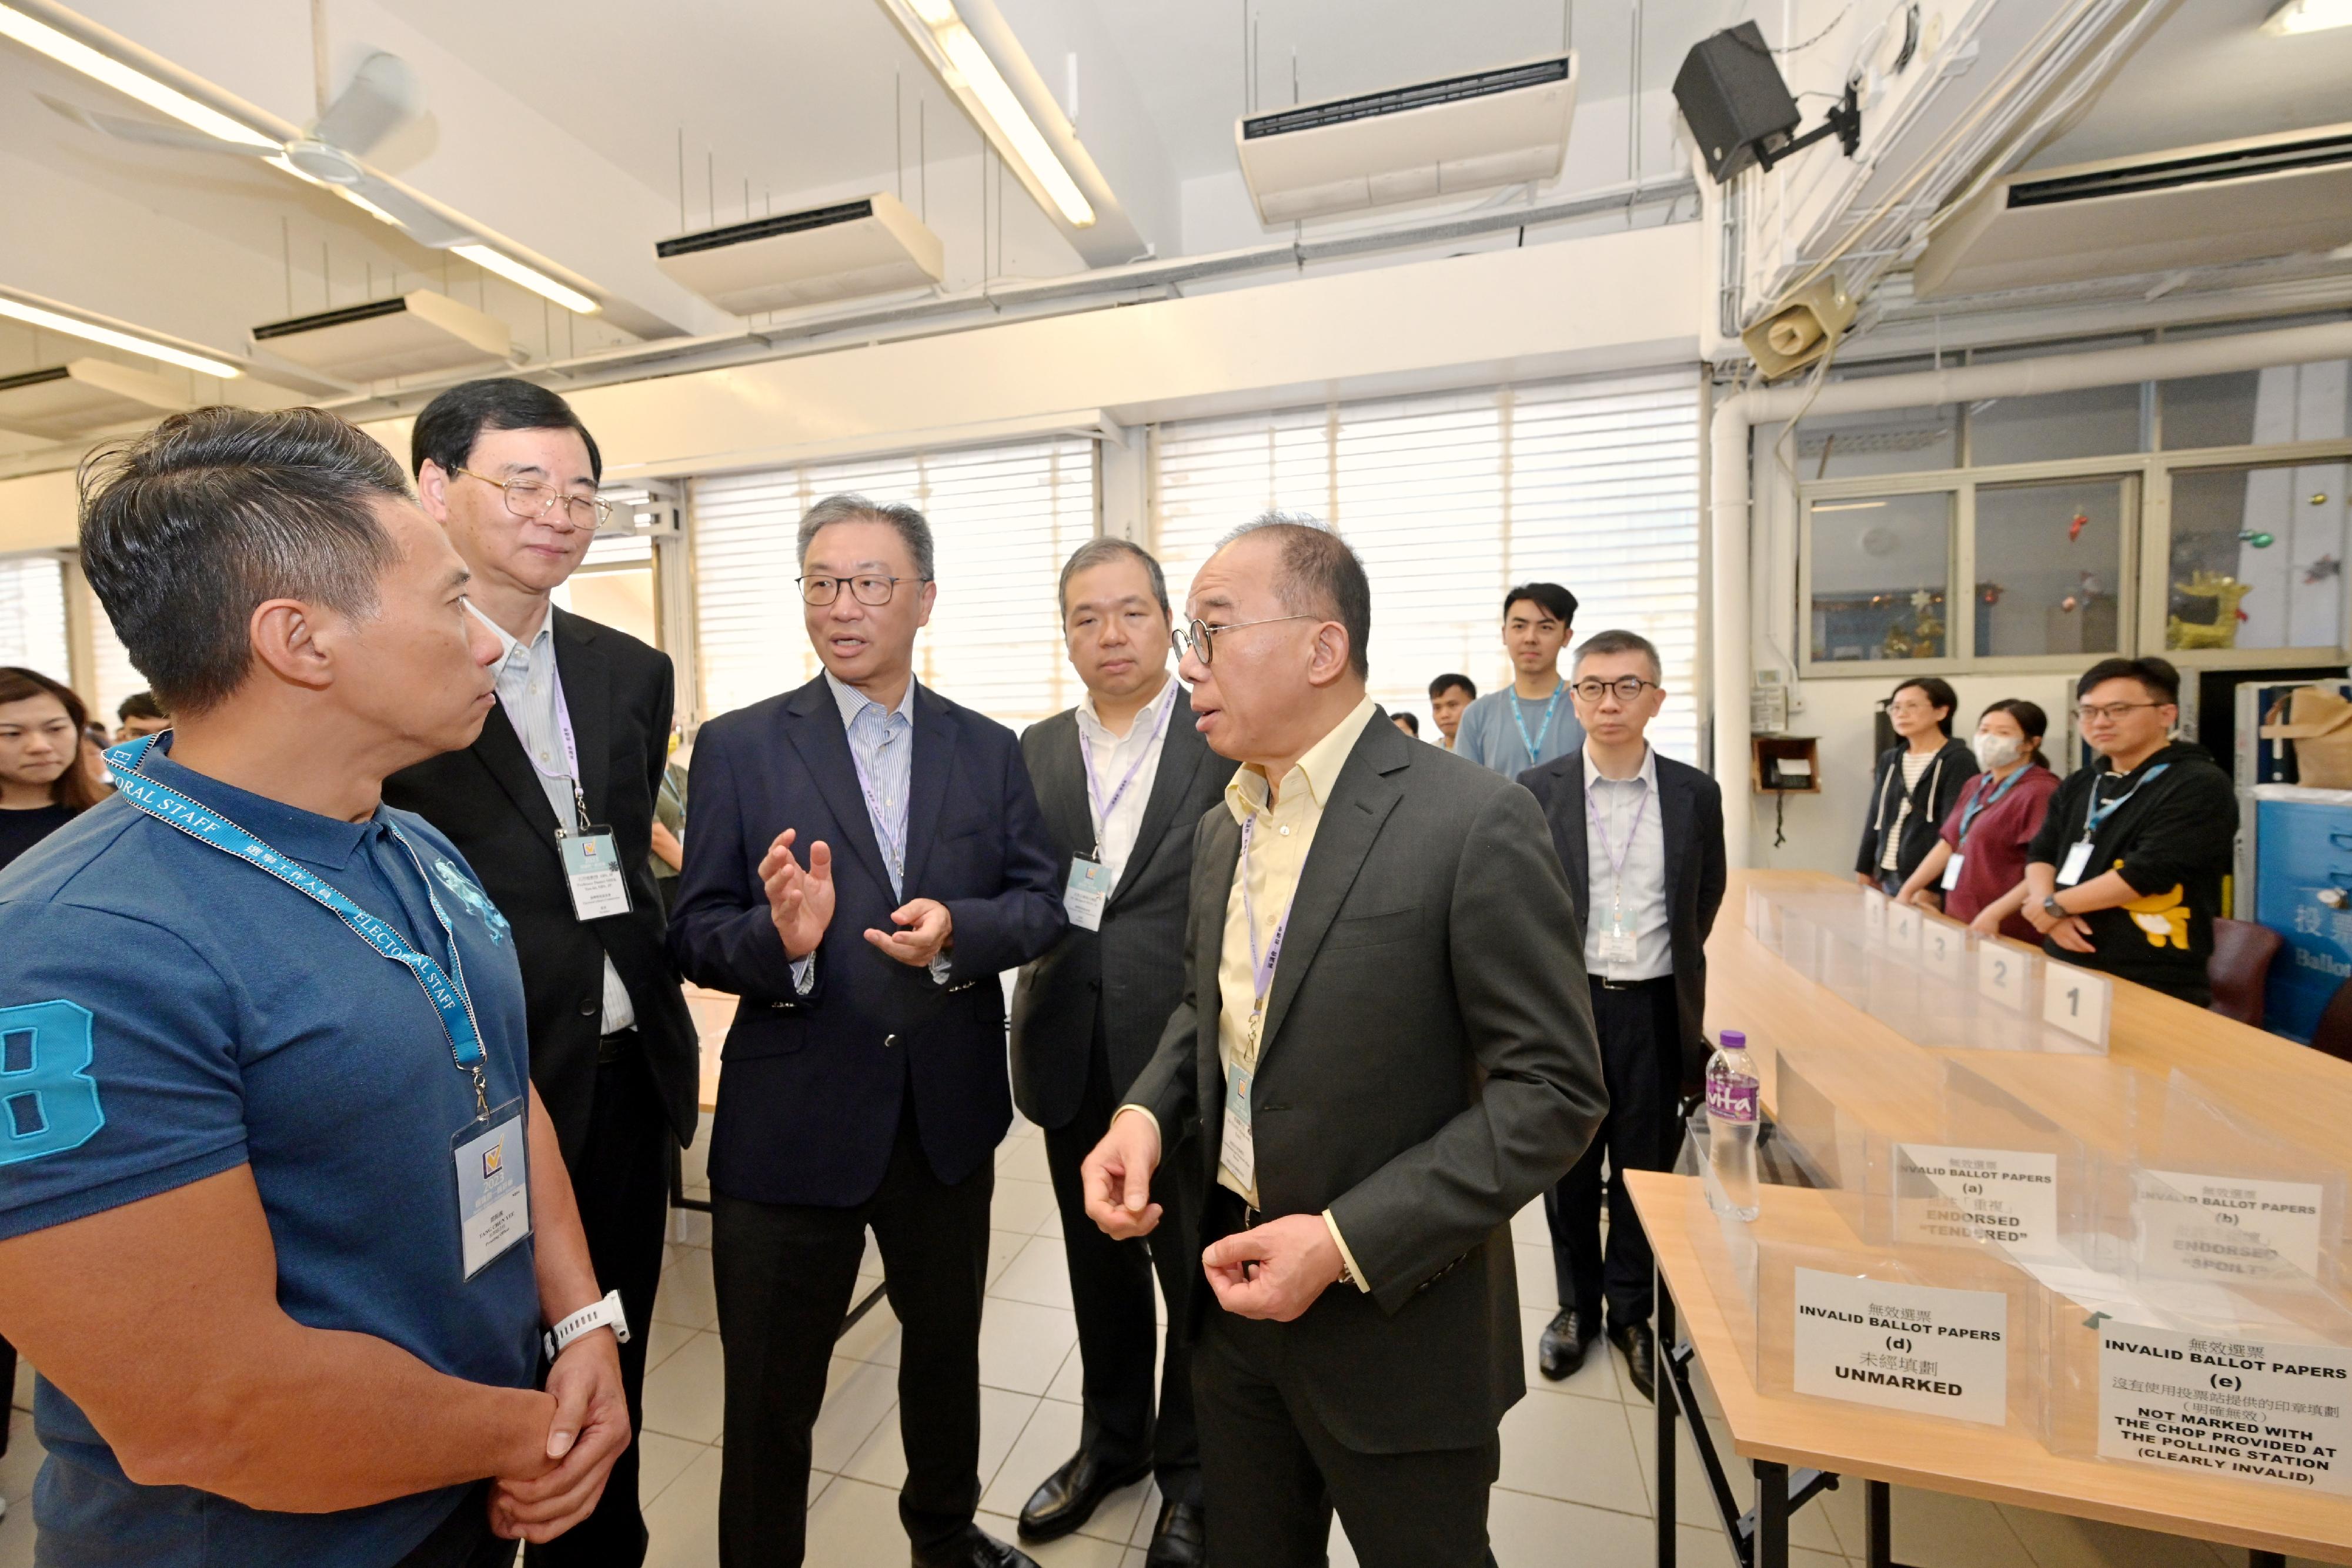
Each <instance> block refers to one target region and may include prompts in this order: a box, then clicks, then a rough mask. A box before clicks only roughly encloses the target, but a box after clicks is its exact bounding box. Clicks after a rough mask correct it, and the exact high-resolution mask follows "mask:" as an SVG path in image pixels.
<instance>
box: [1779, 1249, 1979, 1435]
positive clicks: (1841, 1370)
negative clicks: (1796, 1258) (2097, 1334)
mask: <svg viewBox="0 0 2352 1568" xmlns="http://www.w3.org/2000/svg"><path fill="white" fill-rule="evenodd" d="M1795 1275H1796V1281H1795V1295H1796V1332H1795V1354H1796V1362H1795V1368H1794V1375H1793V1378H1792V1380H1791V1381H1792V1382H1793V1384H1794V1386H1795V1388H1796V1390H1797V1392H1798V1393H1800V1394H1812V1395H1818V1396H1822V1398H1825V1399H1843V1400H1845V1401H1846V1402H1847V1403H1849V1404H1853V1405H1876V1406H1882V1407H1884V1408H1885V1409H1888V1410H1907V1411H1909V1412H1911V1413H1912V1414H1913V1415H1917V1416H1951V1417H1952V1418H1954V1419H1955V1420H1960V1421H1981V1422H1983V1423H1985V1424H1987V1425H1988V1426H1999V1425H2000V1424H2001V1422H2002V1421H2003V1420H2004V1419H2005V1418H2006V1417H2007V1415H2008V1411H2009V1297H2008V1295H2007V1294H2006V1293H2004V1292H2002V1291H1954V1290H1948V1289H1946V1288H1944V1287H1943V1286H1940V1285H1906V1284H1897V1283H1893V1282H1890V1281H1885V1280H1864V1279H1856V1278H1855V1277H1854V1276H1853V1275H1851V1274H1832V1273H1827V1272H1824V1271H1823V1270H1819V1269H1803V1268H1801V1269H1798V1270H1796V1271H1795Z"/></svg>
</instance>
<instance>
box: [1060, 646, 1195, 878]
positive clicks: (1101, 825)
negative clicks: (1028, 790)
mask: <svg viewBox="0 0 2352 1568" xmlns="http://www.w3.org/2000/svg"><path fill="white" fill-rule="evenodd" d="M1183 698H1184V688H1183V687H1182V685H1180V684H1179V683H1178V682H1177V680H1176V678H1175V677H1174V676H1173V675H1171V676H1170V677H1169V678H1168V683H1167V685H1165V686H1164V687H1163V688H1162V689H1161V691H1160V695H1158V696H1156V697H1154V698H1153V699H1152V700H1151V701H1150V703H1149V704H1147V705H1146V706H1144V707H1142V708H1141V709H1140V710H1139V711H1138V712H1137V713H1136V715H1135V716H1134V717H1133V718H1131V719H1129V721H1128V726H1127V733H1126V734H1125V735H1115V734H1113V733H1112V732H1111V728H1110V727H1109V726H1108V725H1107V724H1105V723H1103V721H1102V718H1101V716H1100V715H1098V714H1097V712H1096V711H1095V695H1094V693H1092V692H1088V693H1087V695H1085V696H1083V697H1080V698H1079V699H1078V707H1077V720H1078V733H1079V734H1080V735H1081V736H1083V737H1085V744H1084V745H1082V746H1081V747H1079V748H1078V765H1079V766H1080V767H1081V768H1084V767H1087V766H1089V763H1088V758H1087V753H1088V752H1089V751H1091V752H1092V753H1093V759H1092V763H1091V766H1092V768H1093V769H1094V780H1093V788H1092V789H1089V790H1088V791H1087V814H1088V816H1089V817H1090V818H1092V820H1093V821H1094V830H1095V841H1096V842H1095V849H1096V852H1097V856H1098V862H1097V863H1099V864H1100V865H1101V866H1102V868H1103V872H1104V874H1105V875H1106V876H1108V879H1109V881H1110V885H1111V886H1113V887H1117V886H1118V883H1119V878H1120V877H1122V876H1124V875H1126V874H1127V862H1128V857H1129V856H1130V855H1132V854H1134V853H1135V836H1136V834H1137V833H1139V832H1140V831H1142V829H1143V807H1144V803H1145V802H1146V801H1148V800H1150V799H1151V781H1152V780H1153V779H1156V778H1158V777H1159V776H1160V752H1161V751H1162V750H1164V749H1165V748H1166V747H1167V744H1168V726H1169V725H1171V724H1173V723H1175V722H1176V716H1175V714H1174V713H1173V711H1171V704H1174V703H1179V702H1181V701H1182V700H1183ZM1163 719H1164V720H1165V722H1162V720H1163ZM1129 768H1134V769H1135V778H1134V780H1133V781H1132V782H1131V783H1129V785H1128V787H1127V792H1126V793H1125V794H1123V795H1120V796H1119V798H1118V804H1117V805H1114V806H1111V810H1110V815H1109V816H1108V817H1102V816H1097V815H1096V813H1097V812H1099V811H1100V810H1102V808H1103V807H1105V806H1107V805H1110V804H1111V801H1110V798H1111V796H1112V794H1113V793H1114V792H1115V791H1117V790H1118V786H1119V780H1121V779H1125V778H1127V770H1128V769H1129Z"/></svg>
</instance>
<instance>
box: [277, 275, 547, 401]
mask: <svg viewBox="0 0 2352 1568" xmlns="http://www.w3.org/2000/svg"><path fill="white" fill-rule="evenodd" d="M253 346H254V347H255V348H257V349H267V350H269V351H270V352H271V353H273V354H277V355H279V356H281V357H283V358H285V359H288V360H291V361H293V362H294V363H296V364H298V365H300V366H301V367H302V368H303V369H305V370H310V371H318V372H320V374H321V375H329V376H333V377H336V378H337V379H339V380H341V381H347V382H381V381H389V380H391V379H392V378H394V377H395V376H421V375H429V374H434V373H436V372H440V371H457V370H465V369H467V368H468V367H470V366H474V365H484V366H487V365H491V364H496V363H499V362H501V361H504V360H505V359H506V358H507V355H508V352H509V349H510V348H511V346H512V344H511V340H510V338H509V334H508V332H507V324H506V323H505V322H503V321H501V320H499V319H498V318H497V317H495V316H486V315H484V314H483V313H482V312H481V311H479V310H477V309H475V308H473V307H471V306H469V305H460V304H458V303H457V301H456V300H454V299H452V298H449V297H448V296H447V295H446V294H436V293H435V292H434V291H433V290H432V289H429V288H418V289H415V290H412V291H411V292H409V293H406V294H395V295H394V296H393V297H392V298H389V299H371V300H369V301H368V302H367V303H365V304H363V305H345V306H342V307H340V308H336V309H333V310H320V311H318V312H317V313H315V314H313V315H310V316H296V317H293V318H291V319H288V320H284V321H269V322H265V323H264V324H263V325H261V326H258V327H256V328H255V329H253Z"/></svg>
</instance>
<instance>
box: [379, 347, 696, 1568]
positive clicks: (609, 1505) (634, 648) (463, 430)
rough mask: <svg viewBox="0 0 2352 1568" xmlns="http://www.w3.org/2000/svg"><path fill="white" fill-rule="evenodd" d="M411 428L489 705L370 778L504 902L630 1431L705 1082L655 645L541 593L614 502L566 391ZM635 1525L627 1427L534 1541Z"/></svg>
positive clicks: (611, 1536)
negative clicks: (616, 1322) (660, 813)
mask: <svg viewBox="0 0 2352 1568" xmlns="http://www.w3.org/2000/svg"><path fill="white" fill-rule="evenodd" d="M410 441H411V447H412V465H413V467H414V471H415V475H416V489H417V497H418V499H419V500H420V501H421V502H422V503H423V505H424V507H425V512H426V513H427V514H428V515H429V516H430V517H432V518H433V520H434V521H436V522H437V523H439V524H440V525H441V527H442V528H443V530H444V531H446V533H447V535H448V537H449V542H450V543H451V544H452V545H454V546H455V547H456V548H457V553H458V555H459V556H460V557H462V558H463V559H464V560H465V562H466V564H467V567H468V568H470V569H471V570H472V571H473V579H472V580H471V582H470V583H469V584H468V585H467V604H468V607H469V610H470V612H471V613H472V615H473V617H474V618H475V619H476V620H477V621H478V622H482V623H483V624H484V625H486V626H487V628H488V630H489V631H491V632H494V633H495V634H496V635H497V638H498V642H499V662H498V664H497V665H496V666H495V668H496V671H497V675H498V706H497V707H496V708H495V709H493V710H492V712H491V713H490V716H489V717H488V719H487V720H486V721H485V722H484V723H483V725H482V732H481V735H480V736H479V737H478V738H477V739H476V740H475V742H474V744H473V745H471V746H469V747H467V748H466V749H464V750H463V751H453V752H448V753H446V754H444V755H442V756H440V757H436V758H432V759H431V760H429V761H426V762H421V763H418V764H417V765H416V766H415V767H413V768H406V769H404V770H403V771H402V772H399V773H396V774H394V775H393V776H392V777H391V778H390V779H386V780H385V781H384V799H385V800H386V801H387V802H389V803H390V804H392V805H394V806H396V807H400V808H403V809H404V810H412V811H415V812H416V813H417V814H418V815H419V816H421V817H423V818H425V821H429V822H431V823H432V824H433V825H434V826H435V827H436V828H438V829H440V830H441V831H443V832H445V833H446V834H448V835H449V837H450V839H451V840H452V841H454V842H455V843H456V844H457V847H458V848H459V849H460V850H462V851H463V852H465V856H466V859H467V862H470V863H471V864H472V866H473V868H474V871H475V873H476V874H477V875H478V876H479V877H480V878H481V881H482V892H484V893H487V894H488V896H489V902H490V904H491V905H492V907H493V908H494V910H495V911H496V912H497V913H499V914H501V915H504V916H505V917H506V919H507V920H508V921H509V922H511V923H512V925H513V927H514V939H515V955H516V956H517V958H518V959H519V960H520V963H521V966H522V978H523V992H524V1000H525V1003H526V1005H527V1008H528V1010H529V1014H530V1075H531V1082H533V1083H535V1084H536V1085H537V1086H538V1088H539V1092H540V1097H541V1099H542V1100H544V1101H545V1102H546V1103H547V1112H548V1118H549V1120H550V1121H551V1122H552V1123H553V1124H554V1127H555V1133H556V1137H557V1141H558V1142H559V1143H560V1144H561V1145H562V1150H563V1161H564V1164H565V1166H568V1167H569V1169H570V1171H571V1173H572V1187H573V1190H574V1191H575V1192H576V1193H577V1194H578V1196H579V1202H580V1218H581V1224H582V1226H583V1228H584V1229H585V1230H586V1232H587V1236H588V1249H589V1253H590V1256H591V1257H592V1259H593V1261H594V1263H595V1268H596V1277H597V1282H598V1285H599V1287H600V1288H601V1289H603V1290H606V1291H618V1292H619V1293H620V1299H621V1304H622V1307H623V1309H624V1310H625V1312H626V1314H627V1318H628V1327H629V1330H630V1333H629V1336H628V1339H627V1341H626V1343H624V1344H623V1346H622V1348H621V1371H622V1379H623V1382H624V1384H625V1387H626V1389H627V1392H628V1400H629V1421H630V1428H631V1431H632V1433H633V1434H634V1433H635V1431H636V1430H638V1429H639V1428H640V1427H641V1425H642V1421H641V1417H642V1415H643V1399H642V1396H643V1393H644V1389H645V1371H646V1342H647V1340H648V1339H649V1338H650V1337H651V1336H650V1334H649V1333H648V1332H647V1331H648V1329H649V1328H650V1325H651V1320H652V1317H653V1306H654V1293H655V1291H656V1287H657V1286H658V1285H659V1284H660V1282H661V1270H662V1252H663V1233H664V1229H665V1228H666V1224H667V1218H668V1211H669V1167H670V1157H671V1153H672V1151H673V1150H675V1149H677V1148H678V1147H681V1146H683V1145H686V1144H687V1143H688V1142H690V1141H691V1140H692V1139H693V1137H694V1130H695V1123H696V1120H697V1116H698V1097H699V1091H700V1087H701V1050H700V1047H699V1045H698V1043H697V1040H696V1033H695V1028H694V1021H693V1019H692V1017H691V1016H690V1015H689V1014H688V1012H687V1009H686V998H685V997H684V996H683V995H682V994H681V992H680V991H679V989H678V983H677V972H676V970H674V969H673V968H672V967H670V962H669V956H668V954H667V951H666V950H665V947H664V927H665V921H664V918H663V915H662V904H661V897H660V894H659V893H658V892H657V891H656V888H655V885H654V880H653V873H652V871H651V869H650V862H649V856H650V855H651V852H652V833H653V812H654V795H655V792H656V790H657V789H659V788H660V785H661V776H662V768H663V764H664V763H665V762H666V761H667V755H666V754H667V746H668V741H669V728H670V716H671V706H672V696H671V679H672V675H671V670H670V662H669V658H668V656H667V654H665V653H661V652H660V651H659V650H657V649H654V648H649V647H647V646H646V644H644V643H640V642H638V641H637V640H636V639H635V638H634V637H632V636H630V635H629V634H628V633H626V632H620V631H616V630H615V629H614V628H613V627H610V626H600V625H598V624H597V623H596V622H593V621H589V620H585V619H583V618H582V617H580V616H577V615H573V614H572V613H570V612H567V611H563V610H560V609H558V608H556V607H555V605H554V604H553V603H552V602H551V595H552V594H553V593H554V591H555V590H556V589H557V588H558V587H559V586H561V585H562V582H563V581H564V580H565V579H566V578H569V577H570V576H571V575H572V571H573V570H574V569H576V568H577V567H578V566H579V565H580V562H581V559H582V558H583V557H584V556H585V555H586V554H587V553H588V546H589V543H590V541H591V540H593V538H595V535H596V529H597V527H598V525H599V524H600V523H601V522H603V521H604V518H605V517H606V516H607V515H608V513H609V511H610V504H609V503H607V502H605V501H603V500H600V499H599V498H598V497H597V495H596V485H597V481H598V479H599V478H600V476H601V475H602V471H603V463H602V460H601V458H600V457H599V455H598V453H597V451H596V444H595V440H594V438H593V437H592V436H591V435H590V434H588V431H587V429H586V428H585V427H584V426H583V425H582V423H580V419H579V416H578V415H576V414H574V413H572V409H571V407H570V406H569V405H568V404H566V403H565V402H564V401H563V400H562V398H560V397H558V396H556V395H555V394H554V393H553V392H549V391H547V390H546V389H545V388H543V387H538V386H533V385H532V384H531V383H530V382H521V381H513V380H496V381H480V382H467V383H466V384H465V385H463V386H457V387H452V388H451V389H450V390H448V391H447V392H443V393H441V395H440V396H438V397H436V398H435V399H434V400H433V401H432V402H429V403H427V404H426V405H425V411H424V412H423V413H420V414H419V415H417V419H416V426H415V431H414V433H413V434H412V435H411V437H410ZM446 891H449V892H452V893H455V894H457V896H458V897H460V898H463V897H465V896H466V895H467V894H473V895H474V896H476V897H479V896H480V894H478V893H474V890H472V889H471V888H466V889H457V888H451V889H448V890H446ZM645 1555H646V1526H645V1521H644V1518H643V1516H642V1515H641V1514H640V1513H639V1511H638V1508H637V1448H636V1444H635V1439H634V1437H633V1438H632V1441H631V1443H630V1446H629V1448H628V1450H627V1452H626V1453H625V1454H624V1455H623V1456H622V1458H621V1459H620V1461H619V1462H618V1463H616V1464H615V1465H614V1468H613V1480H612V1484H611V1485H609V1486H608V1487H606V1488H605V1489H604V1500H603V1501H602V1502H601V1503H599V1504H598V1506H597V1510H596V1512H595V1513H594V1514H593V1516H592V1517H590V1518H589V1519H588V1520H586V1521H583V1523H582V1524H581V1525H580V1526H579V1527H578V1528H577V1529H575V1530H573V1531H572V1532H571V1533H570V1534H568V1535H566V1536H564V1537H562V1539H561V1540H560V1541H558V1542H555V1543H553V1544H552V1545H551V1546H549V1547H545V1548H538V1547H535V1548H533V1549H532V1557H533V1560H534V1561H536V1562H543V1563H567V1564H568V1563H582V1564H589V1563H593V1564H596V1565H598V1568H604V1565H605V1564H617V1565H619V1568H636V1565H637V1564H638V1563H642V1562H644V1561H645Z"/></svg>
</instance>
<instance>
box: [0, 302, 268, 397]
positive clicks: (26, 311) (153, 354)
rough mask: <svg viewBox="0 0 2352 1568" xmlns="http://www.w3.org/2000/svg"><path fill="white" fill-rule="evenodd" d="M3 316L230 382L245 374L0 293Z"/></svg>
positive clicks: (221, 363) (222, 364)
mask: <svg viewBox="0 0 2352 1568" xmlns="http://www.w3.org/2000/svg"><path fill="white" fill-rule="evenodd" d="M0 316H6V317H9V318H11V319H15V320H18V321H22V322H24V323H25V324H26V326H28V327H37V328H39V329H41V330H43V331H45V332H63V333H66V334H68V336H70V337H75V338H86V339H88V340H89V341H91V342H93V343H103V344H105V345H106V346H107V347H108V348H110V349H121V350H126V351H128V352H130V353H133V354H143V355H144V356H146V357H147V358H148V359H151V360H161V361H163V363H165V364H167V365H178V366H179V367H180V368H181V369H183V370H189V371H199V372H201V373H203V374H205V375H208V376H218V377H219V378H220V379H221V380H223V381H230V380H233V379H235V378H236V377H237V376H240V375H243V374H244V373H245V372H244V371H240V370H238V369H237V368H236V366H235V365H232V364H229V363H228V362H226V361H223V360H215V359H210V358H207V357H206V356H205V355H203V354H192V353H190V352H189V351H188V350H185V349H175V348H173V347H172V346H171V345H170V344H168V343H159V342H157V341H155V340H153V339H152V338H141V337H137V336H134V335H133V334H131V333H129V332H123V331H119V330H117V329H114V328H112V327H102V326H100V325H99V324H98V323H97V322H95V321H85V320H82V319H80V318H79V317H77V316H68V315H66V314H65V313H64V312H62V311H58V310H50V309H47V308H43V307H41V306H38V305H32V304H28V303H26V301H24V300H22V299H12V298H9V297H8V296H6V295H5V294H0Z"/></svg>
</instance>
